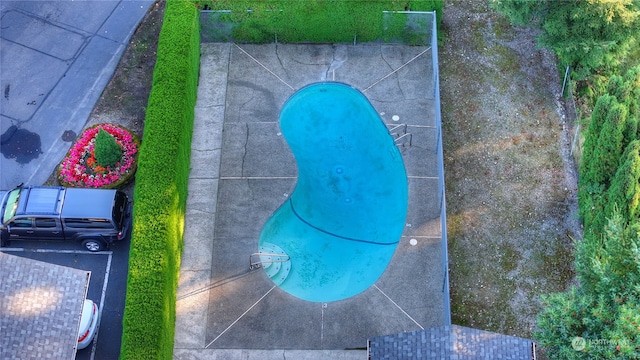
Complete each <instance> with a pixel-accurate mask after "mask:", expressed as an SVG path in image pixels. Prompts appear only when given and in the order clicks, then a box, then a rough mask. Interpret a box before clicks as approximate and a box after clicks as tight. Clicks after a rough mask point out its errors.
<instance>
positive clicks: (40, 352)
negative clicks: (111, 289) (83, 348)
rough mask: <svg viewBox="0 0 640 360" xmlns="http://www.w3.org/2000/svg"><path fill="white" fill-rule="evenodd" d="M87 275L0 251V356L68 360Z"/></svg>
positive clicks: (72, 355)
mask: <svg viewBox="0 0 640 360" xmlns="http://www.w3.org/2000/svg"><path fill="white" fill-rule="evenodd" d="M90 274H91V272H89V271H84V270H77V269H73V268H69V267H65V266H59V265H54V264H49V263H45V262H41V261H35V260H31V259H26V258H22V257H19V256H14V255H8V254H5V253H2V252H0V329H2V331H1V332H0V359H23V360H24V359H38V360H42V359H74V358H75V354H76V347H77V346H78V325H79V323H80V315H81V313H82V305H83V301H84V299H85V295H86V291H87V287H88V286H89V276H90Z"/></svg>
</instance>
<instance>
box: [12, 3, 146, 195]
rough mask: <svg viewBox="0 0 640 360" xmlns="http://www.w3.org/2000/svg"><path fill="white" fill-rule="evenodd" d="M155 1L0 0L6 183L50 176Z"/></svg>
mask: <svg viewBox="0 0 640 360" xmlns="http://www.w3.org/2000/svg"><path fill="white" fill-rule="evenodd" d="M153 3H154V1H153V0H129V1H125V0H121V1H112V0H105V1H70V0H58V1H4V0H3V1H2V2H0V58H1V60H0V94H1V97H0V101H1V104H2V106H1V111H0V150H1V153H2V156H0V189H9V188H12V187H14V186H15V185H17V184H19V183H22V182H24V183H25V184H33V185H42V184H43V183H44V182H45V181H46V180H47V178H48V177H49V175H51V172H52V171H53V170H54V169H55V167H56V165H57V164H58V163H59V162H60V160H61V159H62V158H63V157H64V155H65V153H66V152H67V150H68V149H69V147H70V146H71V144H72V143H73V141H74V140H75V139H76V136H77V135H78V134H79V133H80V131H81V130H82V128H83V127H84V126H85V124H86V122H87V119H88V118H89V115H90V113H91V111H92V110H93V107H94V106H95V104H96V102H97V101H98V99H99V97H100V95H101V93H102V91H103V90H104V87H105V86H106V85H107V83H108V82H109V80H110V79H111V76H112V75H113V72H114V71H115V68H116V66H117V64H118V62H119V61H120V58H121V57H122V54H123V52H124V50H125V49H126V46H127V44H128V42H129V39H130V38H131V35H132V34H133V32H134V31H135V29H136V28H137V26H138V24H139V23H140V21H141V20H142V19H143V18H144V15H145V14H146V13H147V11H148V10H149V8H150V6H151V5H152V4H153Z"/></svg>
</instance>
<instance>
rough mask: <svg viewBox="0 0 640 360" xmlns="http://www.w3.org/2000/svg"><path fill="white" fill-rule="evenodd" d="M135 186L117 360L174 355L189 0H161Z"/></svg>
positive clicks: (191, 99)
mask: <svg viewBox="0 0 640 360" xmlns="http://www.w3.org/2000/svg"><path fill="white" fill-rule="evenodd" d="M157 52H158V55H157V58H156V65H155V69H154V74H153V87H152V90H151V93H150V95H149V102H148V105H147V112H146V117H145V127H144V141H143V142H142V145H141V147H140V153H139V158H138V172H137V175H136V186H135V190H134V208H133V212H134V214H133V218H134V222H133V232H132V238H131V251H130V259H129V277H128V280H127V297H126V303H125V310H124V319H123V334H122V348H121V352H120V358H121V359H127V360H132V359H145V360H147V359H170V358H172V357H173V343H174V331H175V317H176V311H175V304H176V289H177V284H178V277H179V272H180V254H181V252H182V234H183V228H184V218H185V207H186V199H187V183H188V176H189V165H190V155H191V154H190V152H191V151H190V149H191V135H192V130H193V119H194V108H195V101H196V91H197V84H198V70H199V61H200V33H199V20H198V10H197V8H196V6H195V5H194V3H193V1H189V0H171V1H167V3H166V8H165V14H164V22H163V26H162V30H161V32H160V35H159V39H158V51H157Z"/></svg>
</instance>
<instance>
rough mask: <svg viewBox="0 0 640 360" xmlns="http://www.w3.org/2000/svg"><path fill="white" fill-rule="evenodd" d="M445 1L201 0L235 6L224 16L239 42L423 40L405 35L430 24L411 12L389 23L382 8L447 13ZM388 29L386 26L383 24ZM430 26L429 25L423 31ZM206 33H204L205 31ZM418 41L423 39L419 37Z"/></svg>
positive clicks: (207, 5)
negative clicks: (444, 9)
mask: <svg viewBox="0 0 640 360" xmlns="http://www.w3.org/2000/svg"><path fill="white" fill-rule="evenodd" d="M443 1H444V0H407V1H393V0H316V1H311V0H305V1H300V0H270V1H256V0H253V1H251V0H197V2H198V4H199V5H200V6H201V7H202V8H203V9H210V10H231V12H230V13H229V14H226V15H224V16H222V17H221V20H223V21H228V22H231V23H234V24H235V25H234V26H233V32H232V35H231V37H232V38H233V40H234V41H240V42H250V43H269V42H273V41H274V34H275V35H276V36H277V41H278V42H283V43H300V42H310V43H350V42H353V41H354V38H356V39H357V41H358V42H367V41H377V40H380V39H383V40H384V41H389V40H391V39H387V37H389V36H390V37H391V38H392V39H398V38H402V39H403V40H405V42H407V43H409V44H415V45H423V43H422V44H421V43H419V42H420V40H417V39H412V38H411V36H409V37H408V38H405V37H406V36H407V35H410V34H408V31H412V30H409V29H410V28H415V27H416V26H417V27H424V26H426V25H428V24H417V23H416V21H412V20H408V19H407V18H406V17H402V16H400V17H394V18H393V19H392V21H391V22H390V23H386V24H385V25H383V16H382V12H383V11H385V10H387V11H404V10H411V11H434V10H435V11H436V13H437V18H438V21H440V19H441V17H442V7H443ZM384 26H386V28H385V29H384V31H383V27H384ZM424 30H427V31H430V27H429V28H423V29H420V30H418V31H424ZM203 37H204V34H203ZM416 40H417V41H416Z"/></svg>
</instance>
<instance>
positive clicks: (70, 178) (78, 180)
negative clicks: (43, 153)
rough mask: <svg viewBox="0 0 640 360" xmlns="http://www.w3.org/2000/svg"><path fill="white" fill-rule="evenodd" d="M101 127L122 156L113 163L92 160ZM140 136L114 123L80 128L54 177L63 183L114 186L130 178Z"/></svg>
mask: <svg viewBox="0 0 640 360" xmlns="http://www.w3.org/2000/svg"><path fill="white" fill-rule="evenodd" d="M100 129H103V130H104V131H106V132H107V133H109V134H111V135H112V136H113V137H114V139H115V140H116V143H117V144H118V145H120V146H121V147H122V159H121V160H120V161H119V162H117V163H116V165H115V166H113V167H110V166H107V167H103V166H100V165H99V164H98V163H97V162H96V158H95V155H94V148H95V143H96V135H97V134H98V132H99V131H100ZM139 145H140V139H139V138H138V137H137V136H136V135H135V134H134V133H133V132H131V131H129V130H128V129H126V128H124V127H122V126H120V125H117V124H98V125H95V126H92V127H90V128H88V129H86V130H85V131H83V132H82V134H81V135H80V137H79V138H78V140H76V142H75V143H74V144H73V146H72V147H71V149H69V152H67V155H66V156H65V158H64V159H63V160H62V162H61V163H60V166H59V167H58V180H59V181H60V183H61V184H62V185H64V186H69V187H91V188H117V187H119V186H122V185H124V184H126V183H127V182H128V181H129V180H131V179H132V178H133V175H134V174H135V171H136V166H137V156H138V147H139Z"/></svg>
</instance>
